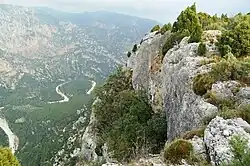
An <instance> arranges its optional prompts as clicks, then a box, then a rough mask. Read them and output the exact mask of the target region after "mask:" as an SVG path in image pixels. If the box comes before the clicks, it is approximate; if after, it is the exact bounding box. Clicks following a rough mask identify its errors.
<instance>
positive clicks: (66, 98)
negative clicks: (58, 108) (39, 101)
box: [48, 81, 69, 104]
mask: <svg viewBox="0 0 250 166" xmlns="http://www.w3.org/2000/svg"><path fill="white" fill-rule="evenodd" d="M68 82H69V81H67V82H64V83H62V84H60V85H58V86H57V87H56V93H57V94H58V95H60V96H61V97H62V98H63V99H62V100H59V101H51V102H48V103H49V104H55V103H65V102H68V101H69V98H68V97H67V96H66V95H65V94H63V93H62V92H61V91H60V87H62V86H63V85H65V84H67V83H68Z"/></svg>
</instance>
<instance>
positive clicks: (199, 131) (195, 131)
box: [182, 126, 206, 140]
mask: <svg viewBox="0 0 250 166" xmlns="http://www.w3.org/2000/svg"><path fill="white" fill-rule="evenodd" d="M205 129H206V126H203V127H200V128H197V129H193V130H191V131H188V132H186V133H185V134H184V135H183V136H182V138H183V139H185V140H189V139H192V138H194V136H198V137H203V136H204V130H205Z"/></svg>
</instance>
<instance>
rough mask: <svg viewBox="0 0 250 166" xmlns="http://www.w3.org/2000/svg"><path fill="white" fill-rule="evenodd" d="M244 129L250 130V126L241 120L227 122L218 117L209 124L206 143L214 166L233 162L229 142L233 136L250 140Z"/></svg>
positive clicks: (205, 135)
mask: <svg viewBox="0 0 250 166" xmlns="http://www.w3.org/2000/svg"><path fill="white" fill-rule="evenodd" d="M244 128H246V129H249V128H250V125H249V124H248V123H247V122H245V121H244V120H242V119H241V118H237V119H228V120H225V119H223V118H221V117H218V116H217V117H216V118H214V119H213V120H212V121H211V122H210V123H209V125H208V126H207V128H206V130H205V133H204V142H205V144H206V147H207V149H208V154H209V156H210V159H211V163H212V165H219V164H221V163H223V162H226V163H229V162H230V161H231V160H232V158H233V153H232V151H231V149H230V144H229V140H230V139H231V138H232V137H233V136H240V137H242V138H245V139H247V140H250V134H249V133H247V132H246V131H245V130H244ZM249 147H250V144H249Z"/></svg>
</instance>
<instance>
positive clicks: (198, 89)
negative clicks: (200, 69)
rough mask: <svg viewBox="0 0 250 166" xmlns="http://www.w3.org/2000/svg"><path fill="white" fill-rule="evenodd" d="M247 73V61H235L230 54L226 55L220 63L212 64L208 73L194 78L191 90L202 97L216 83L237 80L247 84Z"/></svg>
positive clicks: (249, 71) (248, 69) (249, 69)
mask: <svg viewBox="0 0 250 166" xmlns="http://www.w3.org/2000/svg"><path fill="white" fill-rule="evenodd" d="M249 73H250V61H249V59H236V58H235V57H234V56H233V55H232V54H228V55H227V56H226V57H225V58H223V59H222V60H221V61H220V62H217V63H216V64H214V65H213V66H212V70H211V71H210V72H208V73H205V74H199V75H197V76H196V77H194V79H193V90H194V92H195V93H196V94H197V95H204V94H206V93H207V92H208V90H211V87H212V84H213V83H215V82H217V81H228V80H238V81H240V82H241V83H245V84H249V83H250V77H249Z"/></svg>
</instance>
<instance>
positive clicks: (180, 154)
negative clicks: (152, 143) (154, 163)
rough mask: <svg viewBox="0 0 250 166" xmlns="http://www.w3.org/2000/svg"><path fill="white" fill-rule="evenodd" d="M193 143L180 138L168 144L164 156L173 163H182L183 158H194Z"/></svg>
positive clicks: (188, 159) (189, 159)
mask: <svg viewBox="0 0 250 166" xmlns="http://www.w3.org/2000/svg"><path fill="white" fill-rule="evenodd" d="M192 155H193V145H192V144H191V143H190V142H188V141H186V140H183V139H178V140H175V141H173V142H171V143H170V144H167V145H166V147H165V149H164V158H165V159H166V160H167V161H170V162H171V163H173V164H180V162H181V160H182V159H186V160H187V161H191V160H192Z"/></svg>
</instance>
